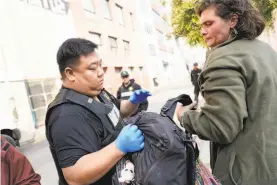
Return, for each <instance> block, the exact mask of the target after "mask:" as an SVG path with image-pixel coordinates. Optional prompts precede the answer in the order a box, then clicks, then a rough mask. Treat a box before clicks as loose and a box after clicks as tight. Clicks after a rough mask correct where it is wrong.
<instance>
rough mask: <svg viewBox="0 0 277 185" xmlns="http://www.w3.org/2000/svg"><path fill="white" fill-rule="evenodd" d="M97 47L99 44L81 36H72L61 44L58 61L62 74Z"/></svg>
mask: <svg viewBox="0 0 277 185" xmlns="http://www.w3.org/2000/svg"><path fill="white" fill-rule="evenodd" d="M95 49H97V45H96V44H95V43H93V42H91V41H89V40H86V39H81V38H71V39H68V40H66V41H65V42H63V43H62V45H61V46H60V48H59V50H58V52H57V63H58V66H59V70H60V73H61V75H62V76H63V74H64V70H65V68H67V67H71V68H73V67H75V66H76V65H77V64H78V62H79V59H80V57H81V56H87V55H88V54H89V53H92V52H94V51H95Z"/></svg>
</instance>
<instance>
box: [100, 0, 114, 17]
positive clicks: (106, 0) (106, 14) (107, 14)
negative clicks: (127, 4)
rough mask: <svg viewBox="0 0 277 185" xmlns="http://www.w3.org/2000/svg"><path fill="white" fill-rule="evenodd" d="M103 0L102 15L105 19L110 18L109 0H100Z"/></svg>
mask: <svg viewBox="0 0 277 185" xmlns="http://www.w3.org/2000/svg"><path fill="white" fill-rule="evenodd" d="M102 1H103V2H104V5H103V6H104V17H105V18H106V19H109V20H112V16H111V9H110V3H109V0H102Z"/></svg>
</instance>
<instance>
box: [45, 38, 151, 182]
mask: <svg viewBox="0 0 277 185" xmlns="http://www.w3.org/2000/svg"><path fill="white" fill-rule="evenodd" d="M96 48H97V46H96V45H95V44H94V43H92V42H90V41H88V40H85V39H68V40H67V41H65V42H64V43H63V44H62V45H61V47H60V48H59V50H58V53H57V62H58V65H59V70H60V73H61V75H62V82H63V87H62V88H61V90H60V92H59V94H58V95H57V96H56V98H55V100H54V101H53V102H52V103H51V104H50V105H49V107H48V110H47V115H46V136H47V139H48V142H49V144H50V149H51V153H52V156H53V159H54V161H55V165H56V168H57V170H58V174H59V184H63V185H66V184H74V185H75V184H97V185H100V184H101V185H110V184H112V173H113V167H114V166H115V164H116V163H117V162H118V161H119V160H120V159H121V158H122V157H123V156H124V155H125V154H126V153H128V152H136V151H139V150H141V149H143V147H144V137H143V134H142V132H141V131H140V130H139V129H138V128H137V126H135V125H127V126H125V127H124V126H123V122H122V119H121V115H122V116H123V117H127V116H129V115H131V114H132V113H133V112H134V111H136V109H137V108H138V106H139V104H140V103H141V102H143V101H145V100H146V99H147V97H148V96H150V95H151V94H150V93H149V92H148V91H146V90H138V91H135V92H134V93H133V94H132V95H131V97H130V98H129V99H128V100H122V101H116V99H115V98H114V97H113V96H112V95H110V94H109V93H108V92H106V91H105V90H104V89H103V82H104V71H103V69H102V66H101V63H102V61H101V59H100V58H99V56H98V54H97V53H96V52H95V49H96ZM119 109H120V110H119Z"/></svg>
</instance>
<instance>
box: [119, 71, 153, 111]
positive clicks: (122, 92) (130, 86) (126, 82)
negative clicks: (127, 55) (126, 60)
mask: <svg viewBox="0 0 277 185" xmlns="http://www.w3.org/2000/svg"><path fill="white" fill-rule="evenodd" d="M121 79H122V85H121V86H120V87H119V88H118V91H117V95H116V97H117V99H119V100H128V99H129V98H130V96H131V95H132V94H133V92H134V91H136V90H139V89H141V86H140V85H138V84H137V83H136V82H135V80H134V79H130V75H129V73H128V72H127V71H122V72H121ZM147 108H148V101H147V100H145V101H144V102H142V103H141V104H139V107H138V109H137V110H136V111H135V112H134V113H133V114H132V115H131V116H134V115H136V114H137V113H138V112H141V111H146V110H147Z"/></svg>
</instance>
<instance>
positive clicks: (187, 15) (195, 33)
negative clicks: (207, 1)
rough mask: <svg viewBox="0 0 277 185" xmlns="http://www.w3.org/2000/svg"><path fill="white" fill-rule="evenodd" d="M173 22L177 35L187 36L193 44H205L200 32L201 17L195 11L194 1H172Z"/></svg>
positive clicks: (174, 32)
mask: <svg viewBox="0 0 277 185" xmlns="http://www.w3.org/2000/svg"><path fill="white" fill-rule="evenodd" d="M171 24H172V27H173V35H174V36H175V37H186V38H187V40H188V42H189V44H190V45H192V46H194V45H197V44H201V45H204V40H203V38H202V36H201V34H200V25H199V17H198V16H197V15H196V14H195V12H194V2H193V1H183V0H173V1H172V16H171Z"/></svg>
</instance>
